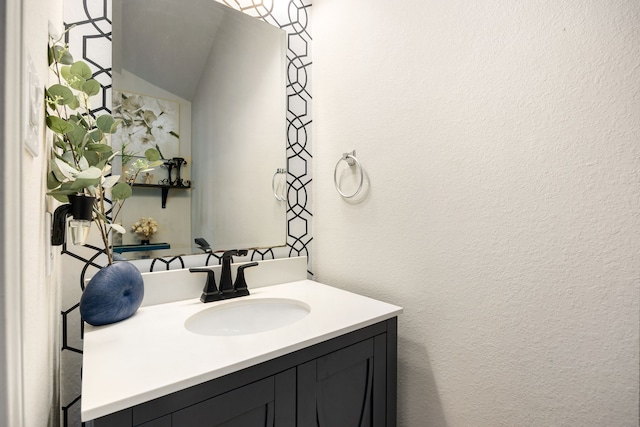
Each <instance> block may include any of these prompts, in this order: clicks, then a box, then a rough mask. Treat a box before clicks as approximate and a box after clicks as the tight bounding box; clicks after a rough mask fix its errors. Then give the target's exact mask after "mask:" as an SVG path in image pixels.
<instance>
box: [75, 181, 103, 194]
mask: <svg viewBox="0 0 640 427" xmlns="http://www.w3.org/2000/svg"><path fill="white" fill-rule="evenodd" d="M99 182H100V178H94V179H85V178H80V179H76V180H75V181H73V182H72V183H71V189H72V190H75V191H78V192H79V191H80V190H83V189H85V188H87V187H91V186H92V185H97V184H98V183H99Z"/></svg>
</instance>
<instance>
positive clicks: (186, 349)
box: [82, 280, 402, 421]
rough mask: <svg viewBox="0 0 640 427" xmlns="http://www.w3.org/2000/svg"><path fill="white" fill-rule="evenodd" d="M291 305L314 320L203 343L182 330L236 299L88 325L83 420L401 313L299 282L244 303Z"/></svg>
mask: <svg viewBox="0 0 640 427" xmlns="http://www.w3.org/2000/svg"><path fill="white" fill-rule="evenodd" d="M257 298H287V299H294V300H298V301H301V302H303V303H305V304H307V305H308V306H309V307H311V312H310V313H309V315H308V316H306V317H305V318H303V319H302V320H299V321H298V322H296V323H293V324H291V325H288V326H284V327H282V328H280V329H275V330H272V331H267V332H261V333H256V334H251V335H238V336H216V337H213V336H204V335H198V334H195V333H192V332H189V331H188V330H187V329H185V327H184V323H185V321H186V319H187V318H189V317H190V316H192V315H193V314H195V313H197V312H199V311H201V310H204V309H208V308H211V307H213V306H215V305H219V304H228V303H230V302H233V301H238V299H234V300H228V301H221V302H213V303H208V304H203V303H201V302H200V300H199V299H189V300H183V301H177V302H170V303H166V304H159V305H152V306H147V307H141V308H140V309H139V310H138V311H137V312H136V314H135V315H133V316H132V317H130V318H129V319H127V320H125V321H122V322H119V323H115V324H112V325H107V326H98V327H95V326H90V325H85V332H84V356H83V369H82V373H83V374H82V420H83V421H88V420H91V419H95V418H98V417H101V416H104V415H108V414H110V413H112V412H116V411H119V410H121V409H125V408H128V407H131V406H134V405H137V404H140V403H143V402H146V401H149V400H152V399H155V398H158V397H161V396H164V395H166V394H169V393H173V392H175V391H179V390H182V389H185V388H188V387H191V386H194V385H196V384H200V383H203V382H205V381H209V380H212V379H214V378H218V377H221V376H224V375H227V374H230V373H232V372H236V371H238V370H241V369H244V368H247V367H250V366H253V365H256V364H258V363H262V362H265V361H267V360H270V359H273V358H276V357H279V356H282V355H285V354H288V353H291V352H293V351H297V350H300V349H302V348H305V347H308V346H311V345H314V344H318V343H320V342H323V341H326V340H328V339H331V338H335V337H337V336H340V335H343V334H345V333H348V332H352V331H355V330H357V329H360V328H363V327H365V326H369V325H372V324H374V323H377V322H380V321H382V320H386V319H390V318H392V317H395V316H397V315H398V314H400V313H401V312H402V308H400V307H398V306H395V305H392V304H387V303H384V302H381V301H377V300H374V299H371V298H367V297H364V296H361V295H357V294H353V293H350V292H346V291H343V290H340V289H337V288H333V287H330V286H326V285H323V284H320V283H317V282H314V281H311V280H301V281H296V282H290V283H284V284H281V285H273V286H267V287H261V288H257V289H252V290H251V295H249V296H246V297H242V298H241V299H243V300H245V299H246V300H248V299H257Z"/></svg>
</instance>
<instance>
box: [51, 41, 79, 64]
mask: <svg viewBox="0 0 640 427" xmlns="http://www.w3.org/2000/svg"><path fill="white" fill-rule="evenodd" d="M54 60H55V61H56V62H58V63H59V64H65V65H70V64H73V56H72V55H71V53H69V49H67V48H66V47H65V46H62V45H59V44H57V45H55V46H53V48H49V65H51V64H53V61H54Z"/></svg>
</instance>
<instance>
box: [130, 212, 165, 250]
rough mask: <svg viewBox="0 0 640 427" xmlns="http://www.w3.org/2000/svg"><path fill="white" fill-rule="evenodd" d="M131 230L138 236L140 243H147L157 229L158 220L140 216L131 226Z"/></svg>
mask: <svg viewBox="0 0 640 427" xmlns="http://www.w3.org/2000/svg"><path fill="white" fill-rule="evenodd" d="M131 231H134V232H135V233H136V234H137V235H138V236H140V239H141V242H140V244H142V245H148V244H149V240H150V237H151V236H153V235H154V234H155V233H156V232H157V231H158V222H157V221H156V220H155V219H153V218H151V217H149V218H145V217H142V218H140V220H139V221H137V222H135V223H134V224H133V225H132V226H131Z"/></svg>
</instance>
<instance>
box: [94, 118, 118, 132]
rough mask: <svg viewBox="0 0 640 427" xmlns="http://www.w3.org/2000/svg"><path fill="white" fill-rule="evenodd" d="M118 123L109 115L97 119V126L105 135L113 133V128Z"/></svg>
mask: <svg viewBox="0 0 640 427" xmlns="http://www.w3.org/2000/svg"><path fill="white" fill-rule="evenodd" d="M115 122H116V121H115V120H114V119H113V117H111V115H109V114H103V115H101V116H100V117H98V118H97V119H96V126H98V129H100V130H101V131H102V132H104V133H111V127H112V126H113V124H114V123H115Z"/></svg>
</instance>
